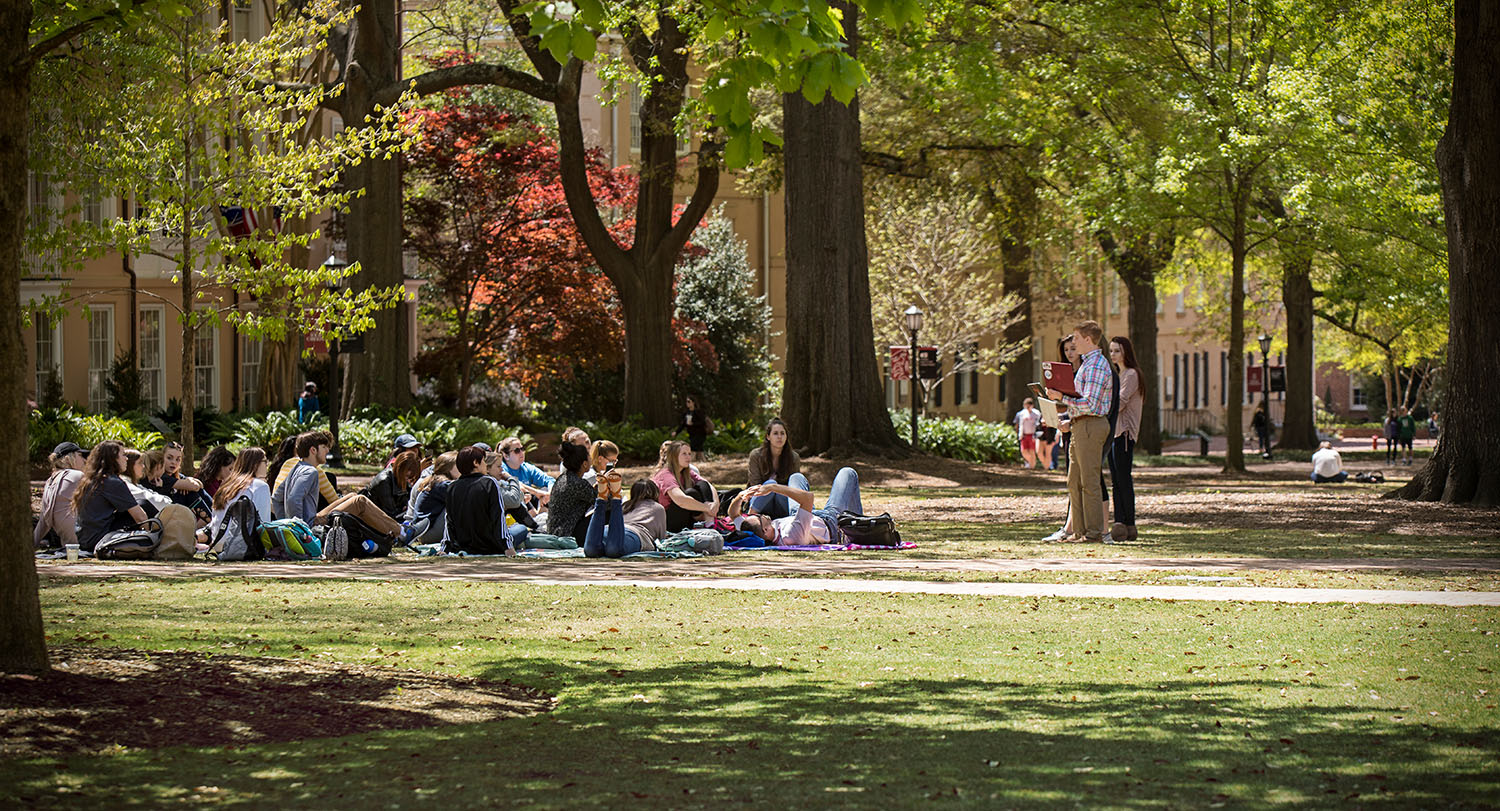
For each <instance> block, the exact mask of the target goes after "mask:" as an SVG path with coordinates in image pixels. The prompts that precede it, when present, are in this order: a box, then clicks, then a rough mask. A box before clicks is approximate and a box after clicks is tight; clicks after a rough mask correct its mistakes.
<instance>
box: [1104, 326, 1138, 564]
mask: <svg viewBox="0 0 1500 811" xmlns="http://www.w3.org/2000/svg"><path fill="white" fill-rule="evenodd" d="M1109 360H1110V362H1111V363H1113V364H1114V365H1115V369H1116V370H1117V371H1118V372H1119V374H1120V409H1119V411H1120V413H1119V418H1118V419H1117V420H1116V422H1115V437H1114V440H1113V441H1114V447H1113V448H1112V449H1111V452H1110V454H1109V476H1110V479H1111V480H1113V481H1114V483H1115V523H1114V526H1113V527H1111V532H1110V537H1112V538H1113V539H1114V540H1116V541H1133V540H1135V539H1136V531H1135V479H1134V473H1133V472H1132V471H1131V465H1132V462H1133V457H1134V455H1135V443H1136V439H1137V438H1138V437H1139V436H1140V431H1141V408H1142V407H1143V406H1144V405H1145V403H1146V396H1145V393H1144V392H1143V391H1142V390H1141V372H1140V366H1139V365H1137V364H1136V361H1135V347H1133V346H1131V344H1130V339H1129V338H1126V337H1125V336H1123V335H1116V336H1115V337H1113V338H1111V339H1110V340H1109Z"/></svg>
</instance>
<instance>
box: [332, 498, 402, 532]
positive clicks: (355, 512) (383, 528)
mask: <svg viewBox="0 0 1500 811" xmlns="http://www.w3.org/2000/svg"><path fill="white" fill-rule="evenodd" d="M335 512H342V513H348V514H350V515H352V516H354V517H355V518H358V519H359V520H361V521H363V522H365V525H366V526H368V527H369V528H370V529H373V530H375V531H376V532H383V533H385V534H386V535H389V536H391V537H392V538H396V537H399V536H400V535H401V524H400V522H398V521H397V520H396V519H394V518H392V517H390V516H389V515H386V514H385V510H382V509H380V507H378V506H376V504H375V502H373V501H371V500H370V499H368V498H366V497H365V496H362V495H360V494H359V493H350V494H348V495H345V496H340V497H339V499H338V500H337V501H335V502H333V503H332V504H329V505H328V506H327V507H324V508H323V509H322V510H319V511H318V523H323V521H324V520H325V519H327V518H328V516H329V515H330V514H332V513H335Z"/></svg>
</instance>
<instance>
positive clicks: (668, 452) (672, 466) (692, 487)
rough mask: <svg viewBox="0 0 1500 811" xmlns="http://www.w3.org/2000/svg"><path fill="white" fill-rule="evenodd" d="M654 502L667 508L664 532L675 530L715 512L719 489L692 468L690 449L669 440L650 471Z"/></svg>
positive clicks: (713, 514)
mask: <svg viewBox="0 0 1500 811" xmlns="http://www.w3.org/2000/svg"><path fill="white" fill-rule="evenodd" d="M651 481H653V482H655V483H656V489H657V497H656V498H657V501H659V502H661V505H662V506H663V507H665V508H666V510H667V531H669V532H679V531H681V530H684V529H687V528H688V527H690V526H692V525H693V524H696V523H698V522H699V521H712V520H714V518H716V517H718V515H719V492H718V491H717V490H715V489H714V486H713V485H712V484H710V483H709V481H708V480H707V479H705V478H703V477H702V476H700V475H698V471H697V470H696V469H694V467H693V449H692V447H691V446H690V445H688V443H686V442H681V441H678V440H673V441H671V442H669V443H667V447H666V449H665V450H664V451H663V452H662V463H661V464H660V465H659V466H658V467H657V469H656V472H655V473H654V474H652V476H651Z"/></svg>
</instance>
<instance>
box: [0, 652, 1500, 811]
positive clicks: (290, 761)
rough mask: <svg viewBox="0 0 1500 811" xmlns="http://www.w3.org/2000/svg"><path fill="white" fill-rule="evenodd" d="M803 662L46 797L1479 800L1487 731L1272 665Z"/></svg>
mask: <svg viewBox="0 0 1500 811" xmlns="http://www.w3.org/2000/svg"><path fill="white" fill-rule="evenodd" d="M817 672H820V671H816V669H815V668H813V666H812V665H811V664H804V663H790V672H787V671H782V670H781V669H779V668H777V667H775V666H771V667H766V666H760V665H753V664H750V663H749V662H747V663H745V664H739V663H737V662H725V661H722V660H718V661H707V660H704V661H693V660H684V661H682V662H680V663H676V664H672V665H669V666H661V667H650V668H644V669H635V668H633V667H632V665H631V663H630V662H629V661H625V660H624V659H623V658H622V659H619V660H617V661H615V662H614V663H613V665H612V666H608V665H607V663H599V664H591V665H590V666H588V667H586V668H585V667H581V666H578V665H572V664H569V663H566V662H560V661H555V660H537V659H520V660H506V661H494V662H492V663H490V664H488V665H485V666H483V668H482V674H481V675H483V676H484V677H486V678H491V679H501V678H507V679H511V680H514V681H519V682H523V683H527V684H535V685H558V686H561V688H562V691H563V694H564V695H563V702H562V704H561V706H560V707H559V709H558V711H557V712H555V713H552V714H548V715H546V716H541V717H537V718H531V719H515V720H510V721H503V722H497V723H488V724H475V725H467V726H455V727H443V728H437V729H423V730H413V731H409V732H399V733H379V734H371V735H363V736H355V737H349V738H343V739H337V740H327V741H316V742H304V743H301V744H294V745H268V746H257V747H252V748H250V749H237V748H228V749H217V750H211V751H208V752H202V753H200V752H183V751H180V750H179V751H177V752H161V753H155V756H153V753H138V754H131V755H122V756H118V757H110V758H98V759H93V760H90V761H88V762H87V770H86V771H75V772H73V773H71V774H69V775H67V778H68V780H67V784H68V785H71V786H72V788H71V789H69V791H70V794H69V795H65V796H66V797H67V799H66V801H67V802H68V804H69V805H99V806H116V807H117V806H120V805H127V804H141V805H148V806H149V805H156V804H161V803H163V802H168V801H174V800H176V801H186V800H193V799H199V800H202V799H208V798H217V799H221V800H234V801H240V802H247V803H251V804H273V803H275V804H283V805H289V806H306V805H319V804H326V803H330V802H336V803H342V804H347V803H349V802H351V801H353V800H356V799H357V800H358V801H359V802H360V803H361V804H366V805H369V806H370V807H374V806H375V805H376V804H380V805H382V806H384V805H389V804H405V803H407V802H409V801H413V800H416V799H421V798H426V797H430V798H432V799H436V800H438V801H439V803H441V804H442V805H443V806H444V807H474V806H487V805H495V804H507V805H523V804H524V805H538V806H543V807H564V806H567V807H576V806H605V807H617V806H621V805H627V806H635V805H641V806H647V805H649V806H660V805H662V804H669V805H671V806H672V807H682V806H689V807H696V806H701V805H720V804H724V803H735V804H750V805H756V806H795V807H807V806H818V805H840V806H864V807H877V806H878V807H890V806H891V805H892V804H897V805H907V804H913V803H917V802H921V801H923V800H927V799H947V800H956V801H957V802H958V803H959V804H962V805H970V806H991V807H992V806H993V805H995V803H996V802H997V801H998V802H1000V803H1002V804H1006V805H1025V806H1038V805H1041V806H1064V805H1068V806H1071V805H1076V804H1078V803H1088V804H1109V805H1113V806H1121V807H1146V806H1153V807H1156V806H1160V805H1162V804H1167V805H1172V806H1192V807H1201V806H1207V805H1211V804H1213V803H1215V802H1230V803H1235V804H1243V803H1254V804H1270V803H1289V802H1290V803H1304V804H1316V805H1328V804H1332V803H1336V802H1340V801H1343V800H1349V799H1355V798H1358V799H1359V802H1360V804H1361V805H1367V804H1392V805H1394V804H1398V803H1399V804H1402V805H1412V804H1417V805H1435V804H1441V805H1444V806H1448V807H1455V806H1480V805H1484V804H1488V803H1492V802H1494V799H1495V797H1496V796H1500V795H1497V793H1496V792H1497V791H1500V778H1497V775H1496V773H1495V772H1494V770H1493V764H1494V762H1495V760H1496V758H1497V757H1500V751H1497V742H1496V736H1495V732H1494V730H1493V729H1486V730H1483V731H1480V732H1475V731H1471V730H1463V729H1456V728H1450V727H1445V726H1443V725H1441V724H1439V723H1436V722H1434V723H1432V724H1427V723H1415V722H1413V723H1400V722H1397V721H1395V720H1393V719H1392V717H1391V716H1390V709H1389V707H1386V706H1379V705H1378V704H1376V703H1374V702H1371V703H1368V704H1367V703H1365V702H1364V701H1362V700H1361V699H1360V698H1358V696H1359V695H1362V693H1363V691H1358V692H1354V693H1351V691H1349V690H1348V689H1344V688H1341V687H1339V686H1335V685H1327V686H1316V687H1315V686H1312V685H1307V686H1306V687H1299V686H1297V685H1293V686H1294V688H1296V694H1295V695H1294V696H1286V695H1285V693H1284V692H1282V690H1283V688H1285V687H1287V686H1288V685H1287V683H1286V682H1285V681H1284V680H1283V681H1276V680H1272V679H1229V680H1223V681H1212V680H1209V679H1208V678H1204V677H1201V676H1200V677H1196V678H1195V677H1188V678H1182V677H1175V678H1170V679H1168V678H1160V679H1157V678H1147V677H1144V676H1143V677H1142V680H1141V682H1142V683H1139V684H1108V683H1104V684H1100V683H1091V682H1080V681H1058V682H1054V683H1050V684H1046V685H1028V684H1022V683H1016V682H1013V681H1009V680H1006V679H1004V678H1003V677H1002V678H996V679H993V680H987V679H984V678H979V677H976V676H974V675H964V674H962V673H955V674H954V675H953V676H952V677H951V678H946V679H910V678H903V677H901V675H900V674H899V673H894V672H893V673H891V674H890V676H889V678H888V679H886V680H884V681H878V682H859V683H850V682H847V681H838V680H824V679H819V678H817V676H816V673H817ZM996 675H997V676H1003V674H996ZM1423 720H1426V719H1423ZM12 765H20V766H22V768H19V769H8V770H7V771H8V773H9V775H10V776H9V777H6V778H4V783H5V784H8V788H7V791H6V793H7V794H10V795H11V796H12V798H13V799H14V800H16V801H19V802H21V803H24V804H25V805H27V806H34V805H40V804H44V803H45V801H47V800H56V799H60V798H59V797H58V796H57V795H56V794H55V793H54V791H55V785H56V782H55V781H58V780H59V779H60V778H59V771H58V770H66V769H67V768H68V766H67V764H50V765H49V764H45V763H40V764H34V767H33V768H25V764H12ZM188 786H193V787H195V788H187V787H188ZM106 789H107V791H106ZM80 791H81V792H83V794H79V793H77V792H80ZM1440 800H1441V802H1439V801H1440ZM80 801H83V802H80Z"/></svg>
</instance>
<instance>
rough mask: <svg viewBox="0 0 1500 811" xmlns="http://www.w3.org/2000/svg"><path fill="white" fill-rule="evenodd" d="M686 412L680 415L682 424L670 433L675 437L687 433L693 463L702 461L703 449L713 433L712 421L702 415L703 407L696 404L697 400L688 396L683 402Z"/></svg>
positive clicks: (705, 415)
mask: <svg viewBox="0 0 1500 811" xmlns="http://www.w3.org/2000/svg"><path fill="white" fill-rule="evenodd" d="M683 407H684V408H685V409H686V411H684V412H683V414H682V422H680V423H678V424H677V428H676V429H675V430H673V431H672V436H673V437H676V436H677V435H678V434H679V433H681V432H682V431H687V437H688V445H689V446H690V447H691V448H692V449H693V461H694V462H701V461H703V447H704V444H705V443H706V442H707V440H708V435H709V433H710V432H711V431H713V421H712V420H710V419H709V418H708V415H707V414H705V413H703V406H702V405H700V404H699V403H698V398H697V397H695V396H693V395H688V397H687V399H686V400H685V401H684V402H683Z"/></svg>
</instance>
